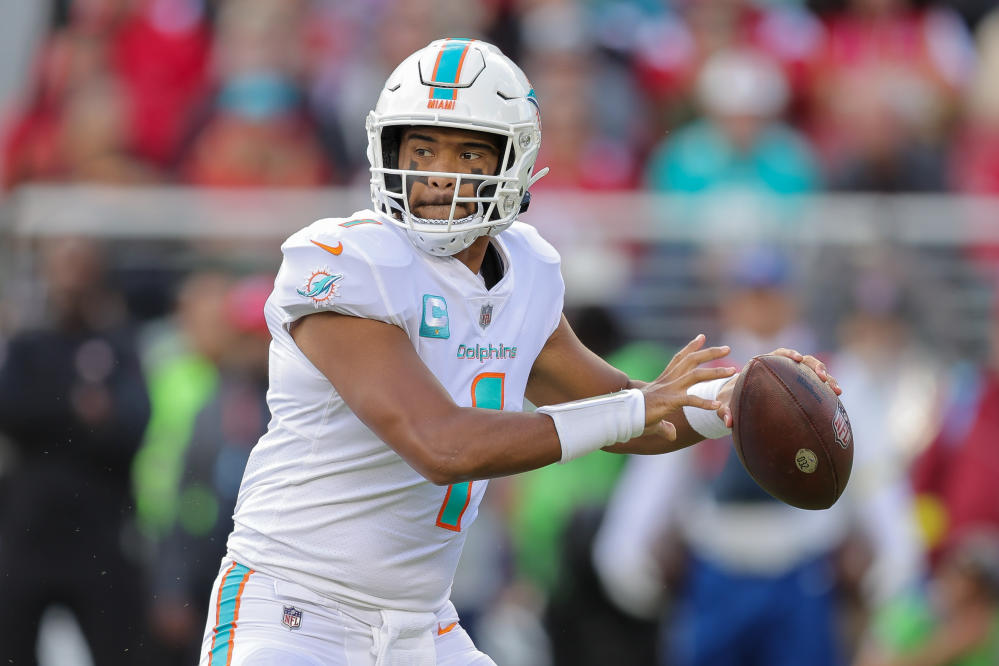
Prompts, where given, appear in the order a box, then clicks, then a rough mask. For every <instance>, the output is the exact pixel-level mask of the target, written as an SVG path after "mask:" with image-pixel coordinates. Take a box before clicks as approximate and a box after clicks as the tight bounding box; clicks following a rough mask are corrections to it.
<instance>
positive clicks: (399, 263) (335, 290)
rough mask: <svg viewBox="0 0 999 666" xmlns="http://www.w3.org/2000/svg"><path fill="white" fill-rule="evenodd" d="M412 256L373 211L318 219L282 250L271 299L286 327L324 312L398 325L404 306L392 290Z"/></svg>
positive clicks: (403, 240)
mask: <svg viewBox="0 0 999 666" xmlns="http://www.w3.org/2000/svg"><path fill="white" fill-rule="evenodd" d="M415 251H416V249H415V248H414V247H413V246H412V244H411V243H409V241H408V240H407V239H406V238H405V236H403V235H402V234H401V233H399V232H398V231H397V230H396V229H395V228H394V227H393V226H392V225H391V224H389V223H385V222H381V221H379V219H378V217H377V216H376V215H375V213H373V212H371V211H362V212H360V213H357V214H355V215H354V216H352V217H349V218H324V219H321V220H318V221H316V222H314V223H312V224H310V225H309V226H307V227H305V228H304V229H302V230H300V231H298V232H296V233H295V234H293V235H292V236H291V237H289V238H288V240H286V241H285V242H284V244H283V245H282V246H281V252H282V254H283V261H282V263H281V269H280V271H279V272H278V275H277V279H276V280H275V283H274V293H273V295H272V296H271V300H272V301H273V303H274V304H275V305H277V306H278V307H279V308H280V310H281V311H282V317H283V321H282V324H283V325H285V326H287V325H288V324H290V323H291V322H293V321H295V320H296V319H299V318H300V317H304V316H305V315H308V314H312V313H315V312H318V311H323V310H330V311H333V312H340V313H343V314H348V315H352V316H355V317H365V318H367V319H377V320H379V321H384V322H386V323H390V324H395V325H399V326H402V325H403V310H404V308H405V307H407V305H408V301H407V300H406V299H404V298H401V297H400V295H398V294H397V293H396V292H397V290H396V289H393V288H392V287H393V284H394V283H396V282H398V280H399V279H400V276H401V275H404V274H405V273H406V271H407V270H408V268H409V267H410V265H411V264H412V262H413V258H414V257H413V253H414V252H415ZM394 294H396V295H395V297H393V295H394Z"/></svg>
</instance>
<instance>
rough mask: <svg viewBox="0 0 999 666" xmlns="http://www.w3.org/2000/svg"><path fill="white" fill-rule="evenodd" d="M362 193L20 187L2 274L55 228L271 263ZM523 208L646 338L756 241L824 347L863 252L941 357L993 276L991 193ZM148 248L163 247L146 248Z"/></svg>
mask: <svg viewBox="0 0 999 666" xmlns="http://www.w3.org/2000/svg"><path fill="white" fill-rule="evenodd" d="M368 205H369V201H368V195H367V191H366V189H365V188H363V187H358V188H347V189H323V190H293V189H279V190H245V189H239V190H215V189H202V188H185V187H127V188H116V187H101V186H84V185H73V186H65V185H32V186H26V187H22V188H20V189H18V190H16V191H15V192H14V193H12V194H11V195H10V196H9V197H8V198H7V199H6V200H5V201H4V202H3V203H2V204H0V234H2V238H3V241H4V242H3V249H2V250H0V262H3V264H4V268H3V270H0V280H2V279H4V277H6V278H7V279H8V280H9V279H10V278H11V274H12V273H13V274H17V273H23V272H25V271H29V270H30V265H31V264H30V258H29V257H27V256H26V255H27V254H28V252H29V251H28V248H29V247H30V243H29V242H28V241H30V240H31V239H36V238H40V237H44V236H51V235H61V234H84V235H89V236H95V237H100V238H103V239H106V240H109V241H113V242H114V244H115V246H116V247H117V248H120V249H122V250H123V251H124V252H123V253H124V254H126V255H127V253H128V249H129V248H130V247H135V246H137V245H141V246H142V247H144V248H146V251H145V252H144V254H143V261H145V262H148V261H154V262H155V261H161V262H163V263H164V264H165V265H167V266H169V264H170V262H171V261H173V262H175V263H176V262H178V259H177V257H178V256H180V254H182V255H183V256H184V257H185V259H184V260H183V262H180V263H190V255H191V254H192V253H193V254H197V253H198V252H202V251H206V252H216V253H217V252H225V249H226V248H231V249H232V250H233V251H234V252H237V253H238V252H239V251H240V250H246V248H251V249H252V248H255V252H256V253H254V251H248V252H247V253H246V254H245V256H244V263H245V262H246V261H249V262H251V263H252V262H254V261H256V262H259V263H260V267H261V268H264V269H268V270H269V269H273V268H276V266H274V265H273V264H274V263H275V262H276V261H277V260H278V257H277V244H278V242H279V241H280V240H282V239H283V238H285V237H286V236H288V235H289V234H290V233H292V232H294V231H295V230H297V229H299V228H300V227H302V226H303V225H305V224H307V223H309V222H311V221H312V220H315V219H318V218H320V217H327V216H333V217H339V216H345V215H349V214H350V213H351V212H353V211H355V210H359V209H362V208H365V207H367V206H368ZM523 219H524V220H525V221H526V222H529V223H531V224H533V225H535V226H536V227H538V228H539V230H540V231H541V233H542V235H544V236H545V237H546V238H548V239H549V240H550V241H551V242H552V243H553V245H555V247H556V248H557V249H558V250H559V251H560V252H561V253H562V255H563V259H564V263H565V266H564V268H565V270H564V274H565V276H566V282H567V299H568V304H569V305H575V304H579V303H586V302H598V303H603V304H606V305H609V306H611V307H613V308H615V309H616V310H617V311H618V312H619V313H620V315H621V317H622V320H624V321H626V322H627V323H628V325H629V327H630V329H631V331H632V333H633V334H634V335H637V336H639V337H642V338H649V339H656V340H661V341H663V342H667V343H674V342H677V341H680V340H682V339H685V337H686V336H687V335H688V334H689V333H690V331H691V330H694V329H697V330H707V331H711V330H712V326H713V322H714V314H715V313H714V312H713V310H712V304H713V303H714V302H716V301H717V297H718V295H719V293H720V289H721V283H720V282H719V280H718V277H719V275H720V274H721V273H722V272H723V271H719V270H718V266H719V265H724V263H725V261H726V260H727V259H726V257H728V256H729V255H728V253H729V252H732V251H737V250H738V249H739V248H742V247H745V246H748V245H757V244H761V243H762V244H771V245H773V244H776V245H780V246H783V247H786V248H787V249H788V250H789V251H790V252H789V253H790V255H791V256H792V260H793V264H794V282H793V286H794V288H795V290H796V292H797V293H798V295H799V296H800V300H801V303H802V307H803V313H804V316H805V317H806V318H807V319H809V320H810V321H811V323H812V324H813V325H814V326H816V327H817V328H819V329H820V331H825V332H826V333H827V335H828V336H829V339H827V340H826V342H827V343H834V340H833V339H832V335H833V334H832V332H831V329H832V328H834V327H835V325H836V323H837V322H838V321H839V318H840V317H841V316H842V315H843V313H844V308H849V299H850V296H849V290H850V289H851V288H852V278H853V277H854V275H855V274H856V272H857V271H858V270H860V269H859V267H860V266H861V265H865V262H868V263H869V262H870V261H875V262H884V263H885V264H886V265H889V264H890V265H891V270H893V271H895V272H896V273H897V275H896V277H897V278H898V279H900V280H901V281H902V282H903V283H904V284H903V287H905V288H906V289H908V290H909V291H910V292H911V293H910V296H911V298H910V300H911V301H913V302H914V304H912V307H911V308H910V311H909V312H908V316H909V317H910V318H911V320H912V321H911V323H912V324H913V326H914V327H916V328H917V329H919V332H920V333H921V334H922V335H924V337H926V338H927V339H928V341H929V342H930V343H931V344H933V345H936V346H938V347H939V349H940V350H941V353H942V354H947V355H970V356H981V355H982V354H984V350H985V346H986V338H987V326H988V321H989V317H990V313H991V305H992V303H993V298H994V296H993V292H994V286H995V283H994V280H995V278H994V277H993V276H990V275H989V274H988V273H987V272H986V271H984V270H983V269H982V266H981V265H979V264H978V263H976V262H975V261H973V260H972V258H971V252H970V250H971V248H975V247H981V246H984V245H994V246H997V247H999V198H974V197H958V196H944V195H940V196H930V195H904V196H900V195H852V194H851V195H818V196H808V197H801V198H782V199H774V198H772V197H770V198H768V197H761V196H759V195H750V194H733V195H727V196H720V195H711V196H701V197H681V196H667V195H658V194H650V193H614V194H598V193H588V192H579V191H555V190H539V191H538V192H537V193H535V195H534V201H533V203H532V205H531V209H530V210H529V211H528V212H527V213H526V214H525V215H524V216H523ZM157 244H163V246H164V248H167V247H169V248H172V249H171V250H169V251H167V250H166V249H165V250H164V251H163V252H161V253H160V252H152V253H150V252H149V251H148V248H149V247H150V246H151V245H152V246H156V245H157ZM678 247H680V248H687V249H688V250H689V251H680V252H677V251H675V248H678ZM178 248H183V251H182V252H181V251H180V250H178ZM262 248H263V249H262ZM671 248H674V249H671ZM178 253H180V254H178ZM872 257H873V258H872ZM2 286H3V283H2V282H0V288H2Z"/></svg>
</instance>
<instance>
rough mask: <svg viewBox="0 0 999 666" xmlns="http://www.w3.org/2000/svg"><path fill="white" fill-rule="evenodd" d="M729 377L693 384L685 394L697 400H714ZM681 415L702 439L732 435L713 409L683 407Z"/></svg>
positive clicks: (730, 430)
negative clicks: (693, 396)
mask: <svg viewBox="0 0 999 666" xmlns="http://www.w3.org/2000/svg"><path fill="white" fill-rule="evenodd" d="M730 379H732V378H731V377H719V378H718V379H712V380H711V381H707V382H701V383H700V384H694V385H693V386H691V387H690V388H689V389H687V393H688V394H689V395H696V396H698V397H699V398H706V399H708V400H715V399H716V398H717V397H718V394H719V393H721V389H722V386H724V385H725V383H726V382H728V380H730ZM683 415H684V416H685V417H686V418H687V423H689V424H690V427H691V428H693V429H694V431H695V432H696V433H697V434H699V435H701V436H702V437H704V439H718V438H719V437H725V436H727V435H731V434H732V429H731V428H727V427H725V421H723V420H722V418H721V417H720V416H718V413H717V412H716V411H714V410H713V409H701V408H700V407H689V406H686V405H684V407H683Z"/></svg>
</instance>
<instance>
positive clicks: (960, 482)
mask: <svg viewBox="0 0 999 666" xmlns="http://www.w3.org/2000/svg"><path fill="white" fill-rule="evenodd" d="M943 402H944V409H943V416H942V422H941V426H940V430H939V432H938V434H937V435H936V437H935V439H934V440H933V442H932V443H931V444H930V446H929V447H928V448H927V449H926V450H925V451H924V452H923V453H922V454H921V455H920V457H919V458H918V459H917V460H916V463H915V467H914V469H913V483H914V486H915V490H916V492H917V493H918V509H919V512H920V519H921V520H922V527H923V529H924V532H925V536H926V538H927V541H928V544H929V546H930V547H931V548H932V550H931V555H933V556H934V560H937V559H939V555H940V553H941V551H942V549H944V548H946V547H947V546H948V545H949V544H951V543H953V542H955V541H957V540H959V539H960V538H961V537H962V536H963V535H964V534H965V533H966V532H969V531H974V530H978V529H981V528H983V527H985V528H994V529H999V484H997V483H996V479H999V446H996V442H999V298H997V299H996V300H995V302H994V304H993V312H992V325H991V335H990V350H989V358H988V360H987V361H986V362H985V363H984V364H982V365H981V366H980V367H975V366H973V365H971V364H970V363H967V362H964V363H960V364H958V365H957V366H956V367H955V368H954V370H953V373H952V377H951V381H950V386H949V387H948V391H947V395H946V396H945V398H944V400H943Z"/></svg>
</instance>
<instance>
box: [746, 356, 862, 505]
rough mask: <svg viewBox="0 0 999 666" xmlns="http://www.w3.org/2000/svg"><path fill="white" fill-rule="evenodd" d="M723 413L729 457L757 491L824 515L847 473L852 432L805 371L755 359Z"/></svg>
mask: <svg viewBox="0 0 999 666" xmlns="http://www.w3.org/2000/svg"><path fill="white" fill-rule="evenodd" d="M731 408H732V423H733V426H732V439H733V441H734V442H735V450H736V453H738V454H739V458H740V459H741V460H742V464H743V465H744V466H745V468H746V471H748V472H749V474H750V476H752V477H753V479H754V480H755V481H756V483H758V484H760V487H761V488H763V489H764V490H766V491H767V492H768V493H770V494H771V495H773V496H774V497H776V498H777V499H779V500H781V501H782V502H785V503H787V504H790V505H791V506H796V507H799V508H801V509H828V508H829V507H831V506H832V505H833V504H834V503H835V502H836V500H837V499H839V496H840V495H841V494H842V493H843V489H844V488H845V487H846V482H847V480H848V479H849V478H850V469H851V468H852V467H853V431H852V430H851V428H850V419H849V417H848V416H847V415H846V410H845V409H844V408H843V404H842V403H841V402H840V401H839V398H838V397H837V396H836V394H835V393H834V392H833V390H832V389H831V388H830V387H829V385H828V384H826V383H825V382H823V381H821V380H820V379H819V378H818V376H817V375H816V374H815V372H814V371H812V369H811V368H809V367H808V366H806V365H805V364H803V363H796V362H795V361H793V360H791V359H789V358H787V357H785V356H777V355H774V354H765V355H762V356H756V357H754V358H753V359H751V360H750V361H749V363H747V364H746V366H745V367H744V368H743V370H742V373H741V374H740V375H739V379H738V380H737V381H736V383H735V389H734V391H733V393H732V402H731Z"/></svg>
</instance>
